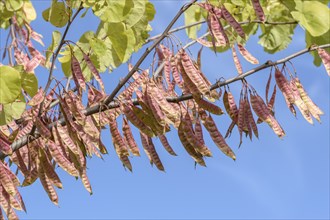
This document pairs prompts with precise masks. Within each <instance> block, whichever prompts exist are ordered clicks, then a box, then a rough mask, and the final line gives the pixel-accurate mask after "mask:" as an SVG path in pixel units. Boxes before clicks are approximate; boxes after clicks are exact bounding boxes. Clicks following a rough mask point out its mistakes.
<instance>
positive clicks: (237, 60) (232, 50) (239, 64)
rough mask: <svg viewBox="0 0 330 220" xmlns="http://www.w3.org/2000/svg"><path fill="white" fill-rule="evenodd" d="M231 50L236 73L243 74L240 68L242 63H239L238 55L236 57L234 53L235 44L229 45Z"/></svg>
mask: <svg viewBox="0 0 330 220" xmlns="http://www.w3.org/2000/svg"><path fill="white" fill-rule="evenodd" d="M231 52H232V54H233V59H234V64H235V67H236V69H237V72H238V74H240V75H241V74H243V69H242V65H241V62H240V61H239V59H238V57H237V53H236V49H235V45H233V46H232V47H231Z"/></svg>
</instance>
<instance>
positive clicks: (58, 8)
mask: <svg viewBox="0 0 330 220" xmlns="http://www.w3.org/2000/svg"><path fill="white" fill-rule="evenodd" d="M71 13H72V11H69V9H67V8H66V7H65V4H64V3H63V2H57V1H53V3H52V5H51V7H50V8H47V9H46V10H45V11H43V12H42V17H43V18H44V19H45V20H46V21H49V22H50V23H51V24H52V25H54V26H55V27H64V26H65V25H66V24H67V23H68V21H69V15H70V14H71Z"/></svg>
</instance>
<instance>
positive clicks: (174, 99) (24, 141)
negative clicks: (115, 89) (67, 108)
mask: <svg viewBox="0 0 330 220" xmlns="http://www.w3.org/2000/svg"><path fill="white" fill-rule="evenodd" d="M317 48H330V44H324V45H320V46H313V47H310V48H306V49H303V50H301V51H298V52H297V53H294V54H292V55H290V56H287V57H285V58H283V59H280V60H277V61H274V62H272V61H267V62H266V63H264V64H262V65H260V66H258V67H256V68H254V69H251V70H249V71H247V72H245V73H243V74H241V75H238V76H236V77H234V78H231V79H228V80H225V81H223V82H217V83H215V84H213V85H212V86H211V87H210V90H214V89H217V88H220V87H223V86H225V85H228V84H231V83H233V82H236V81H239V80H242V79H244V78H245V77H247V76H249V75H252V74H254V73H256V72H259V71H260V70H263V69H266V68H269V67H272V66H275V65H279V64H282V63H285V62H288V61H289V60H291V59H293V58H295V57H298V56H301V55H303V54H305V53H308V52H310V51H314V50H316V49H317ZM192 98H193V97H192V95H191V94H186V95H182V96H179V97H168V98H167V101H168V102H181V101H184V100H188V99H192ZM133 104H134V105H138V104H139V103H138V102H137V101H136V100H134V102H133ZM117 107H119V103H116V102H111V103H109V104H108V106H107V107H104V105H101V104H99V105H96V106H93V107H90V108H86V109H85V111H84V114H85V115H86V116H89V115H93V114H96V113H99V112H101V111H105V110H108V109H112V108H117ZM57 123H60V124H62V125H65V124H66V122H65V119H64V118H61V119H59V120H58V121H55V122H52V123H51V124H49V125H48V128H49V129H51V128H52V127H54V126H55V125H56V124H57ZM39 137H40V134H39V133H37V132H36V133H35V134H34V136H33V137H30V138H28V135H26V136H23V137H22V138H20V139H19V140H17V141H14V142H13V143H12V144H11V148H12V150H13V152H14V151H16V150H18V149H20V148H21V147H23V146H24V145H26V144H27V143H28V141H33V140H35V139H37V138H39ZM6 156H7V155H5V154H3V153H2V152H0V159H3V158H5V157H6Z"/></svg>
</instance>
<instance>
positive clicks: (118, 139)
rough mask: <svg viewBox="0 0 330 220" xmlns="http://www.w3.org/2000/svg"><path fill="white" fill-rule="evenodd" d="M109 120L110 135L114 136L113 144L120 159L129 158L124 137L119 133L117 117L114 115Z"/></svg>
mask: <svg viewBox="0 0 330 220" xmlns="http://www.w3.org/2000/svg"><path fill="white" fill-rule="evenodd" d="M109 119H110V120H109V127H110V133H111V136H112V143H113V145H114V147H115V150H116V153H117V155H118V157H120V156H129V152H128V149H127V146H126V144H125V142H124V140H123V137H122V136H121V134H120V132H119V128H118V125H117V121H116V118H115V116H114V115H112V116H111V117H110V118H109Z"/></svg>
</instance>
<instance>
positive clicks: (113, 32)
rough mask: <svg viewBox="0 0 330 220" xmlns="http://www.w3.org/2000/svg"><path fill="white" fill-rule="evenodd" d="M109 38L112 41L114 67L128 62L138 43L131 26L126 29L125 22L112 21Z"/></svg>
mask: <svg viewBox="0 0 330 220" xmlns="http://www.w3.org/2000/svg"><path fill="white" fill-rule="evenodd" d="M108 38H109V39H110V41H111V53H112V58H113V61H114V63H113V64H112V65H113V66H114V67H118V66H119V65H120V64H122V63H124V62H126V61H127V60H128V59H129V58H130V57H131V55H132V53H133V51H134V45H135V43H136V41H135V36H134V32H133V30H132V29H131V28H129V29H125V27H124V24H123V23H111V24H109V27H108Z"/></svg>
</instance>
